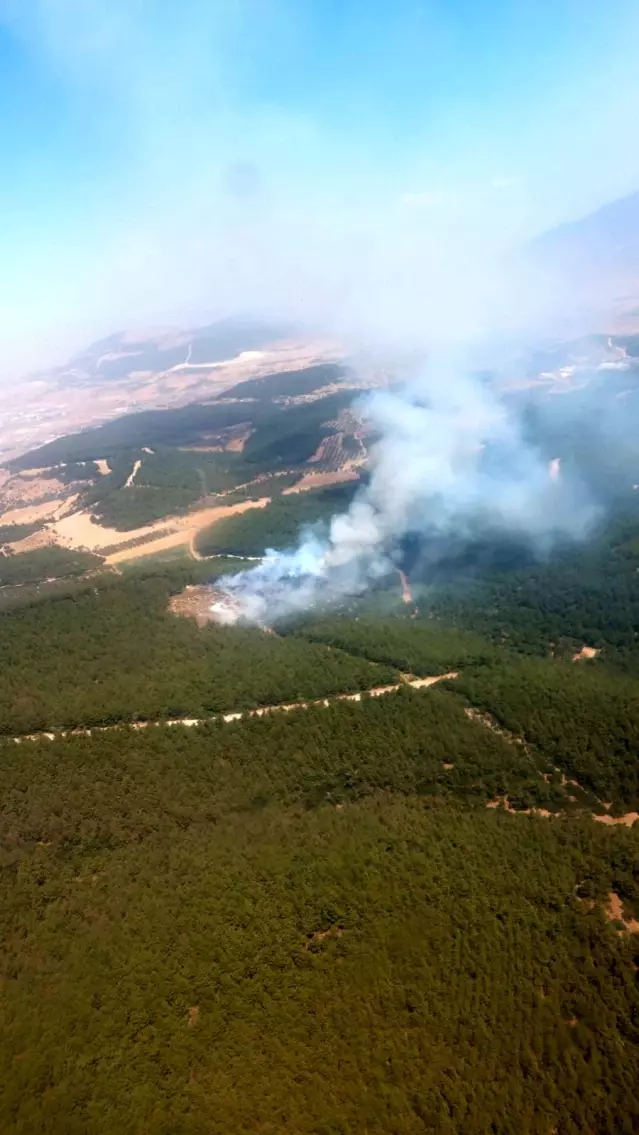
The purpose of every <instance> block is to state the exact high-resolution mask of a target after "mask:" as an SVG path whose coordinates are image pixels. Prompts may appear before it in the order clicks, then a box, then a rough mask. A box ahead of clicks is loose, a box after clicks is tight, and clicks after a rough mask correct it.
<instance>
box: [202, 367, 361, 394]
mask: <svg viewBox="0 0 639 1135" xmlns="http://www.w3.org/2000/svg"><path fill="white" fill-rule="evenodd" d="M345 374H346V371H345V369H344V367H342V366H339V365H338V364H337V363H320V364H319V365H318V366H311V367H305V368H304V370H289V371H283V372H282V373H281V374H268V375H266V377H265V378H249V379H248V380H247V381H246V382H238V384H237V386H233V387H232V388H231V390H227V391H226V392H225V394H224V397H225V398H258V399H260V400H264V399H265V398H294V397H295V396H296V395H300V394H311V393H312V392H313V391H314V390H319V389H321V388H322V387H323V386H330V385H332V384H333V383H336V382H341V380H342V379H343V378H344V375H345Z"/></svg>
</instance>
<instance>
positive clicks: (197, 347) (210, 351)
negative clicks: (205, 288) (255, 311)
mask: <svg viewBox="0 0 639 1135" xmlns="http://www.w3.org/2000/svg"><path fill="white" fill-rule="evenodd" d="M290 331H291V329H290V328H289V327H285V326H283V325H274V324H266V323H259V322H255V321H249V320H242V319H225V320H221V321H219V322H217V323H212V324H210V325H208V326H206V327H196V328H192V329H190V330H160V331H156V330H153V331H117V332H115V334H113V335H109V336H108V337H107V338H106V339H100V340H98V342H96V343H92V344H91V346H89V347H87V348H86V349H85V350H83V351H81V352H80V353H79V354H77V355H75V356H74V357H73V358H72V359H70V360H69V362H68V363H67V364H66V365H65V366H62V367H58V368H57V369H56V374H57V376H58V377H59V378H60V379H63V380H64V382H65V385H75V384H79V385H82V384H84V383H86V382H90V383H95V382H96V381H105V382H108V381H109V380H121V379H126V378H127V377H128V376H129V375H132V374H135V373H140V372H145V371H146V372H152V373H154V374H157V373H158V372H162V371H167V370H170V369H171V368H173V367H177V366H180V365H182V364H184V365H185V366H187V365H190V366H192V367H193V366H205V365H206V363H221V362H224V361H226V360H228V359H232V358H235V357H236V356H237V355H239V354H241V353H242V352H243V351H255V350H259V349H260V348H262V347H264V346H266V345H267V344H269V343H273V342H274V341H276V340H278V339H282V338H284V337H285V336H286V335H288V334H290Z"/></svg>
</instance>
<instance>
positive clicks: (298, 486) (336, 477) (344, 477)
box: [282, 469, 359, 497]
mask: <svg viewBox="0 0 639 1135" xmlns="http://www.w3.org/2000/svg"><path fill="white" fill-rule="evenodd" d="M358 476H359V474H358V472H357V470H356V469H336V470H335V472H334V473H305V474H304V476H303V477H302V479H301V480H300V481H296V483H295V484H294V485H291V486H290V488H288V489H284V492H283V493H282V496H283V497H286V496H289V495H290V494H291V493H303V492H306V491H307V490H308V489H319V488H322V487H323V486H324V485H340V484H342V483H343V482H344V481H356V480H357V478H358Z"/></svg>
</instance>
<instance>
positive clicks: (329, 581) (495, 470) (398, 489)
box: [223, 358, 597, 623]
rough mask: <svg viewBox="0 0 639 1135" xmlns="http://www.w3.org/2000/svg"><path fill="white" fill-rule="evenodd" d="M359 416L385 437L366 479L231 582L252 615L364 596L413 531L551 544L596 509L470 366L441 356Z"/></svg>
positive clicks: (257, 618)
mask: <svg viewBox="0 0 639 1135" xmlns="http://www.w3.org/2000/svg"><path fill="white" fill-rule="evenodd" d="M361 411H362V412H363V413H364V414H365V416H366V417H367V419H368V420H369V422H370V424H371V425H372V427H373V428H374V429H375V430H376V431H377V432H379V435H380V437H379V440H378V441H377V443H376V444H375V446H374V448H373V450H372V453H371V462H370V480H369V481H368V483H367V484H366V485H365V486H364V487H362V489H361V490H360V491H359V493H358V494H357V496H356V497H355V499H354V500H353V503H352V504H351V507H350V508H349V509H348V511H346V512H344V513H343V514H341V515H337V516H334V517H333V519H332V520H331V523H330V526H329V530H328V532H327V533H326V534H324V535H318V533H317V532H314V531H307V532H305V533H303V534H302V536H301V539H300V542H299V544H298V546H297V547H296V548H294V549H292V550H289V551H284V552H275V551H271V552H269V553H268V554H267V556H266V557H265V559H264V561H263V562H262V563H261V564H260V565H258V566H257V567H254V568H251V569H249V570H248V571H244V572H240V573H239V574H237V575H234V576H232V577H231V578H229V579H227V580H226V581H225V583H224V585H223V589H224V590H225V591H226V592H227V593H228V594H229V595H231V596H232V597H233V598H234V600H235V601H236V602H237V606H238V610H239V611H240V612H241V614H242V615H243V616H244V617H245V618H247V619H249V620H251V621H254V622H257V623H272V622H273V621H275V620H277V619H281V618H286V617H287V616H290V615H292V614H295V613H299V612H303V611H307V610H309V609H313V608H315V609H316V608H322V607H325V606H329V605H332V604H335V603H338V602H339V601H340V600H342V599H344V598H346V597H348V596H354V595H358V594H360V593H361V592H363V591H365V590H366V588H367V587H369V586H370V584H371V583H373V582H374V581H376V580H379V579H381V578H382V577H384V576H385V575H387V574H388V573H389V572H390V571H391V570H392V569H393V568H394V566H396V564H397V563H398V562H399V561H398V555H399V548H400V543H401V541H402V539H403V538H405V537H406V536H409V535H413V534H417V535H421V536H422V537H426V538H428V537H431V538H436V543H437V546H440V547H445V541H443V542H442V541H441V537H442V536H443V537H446V536H453V535H454V536H455V537H456V538H459V536H460V535H464V534H467V535H469V536H470V534H471V532H472V533H473V534H475V535H476V534H477V532H478V531H480V530H489V529H491V530H493V529H495V528H501V529H504V530H507V531H508V532H509V533H515V534H517V535H519V536H521V537H523V538H525V539H527V540H529V541H530V542H531V543H532V544H533V545H534V547H535V548H537V549H548V548H549V547H550V546H551V544H552V542H553V540H554V539H555V538H557V537H558V536H561V537H566V536H569V537H573V538H579V537H581V536H583V535H584V534H585V533H586V532H587V531H588V529H589V527H590V525H591V524H592V523H593V520H594V518H595V516H596V514H597V506H596V505H595V503H594V501H593V499H592V498H591V497H590V495H589V494H588V493H587V492H586V490H585V488H584V487H583V485H582V484H581V482H580V480H579V479H577V478H571V477H565V476H561V475H560V473H559V466H558V464H556V463H553V462H550V463H549V461H548V458H547V456H546V455H545V454H544V453H543V452H542V451H541V449H539V448H536V447H535V446H534V445H532V444H531V443H530V441H529V440H528V439H527V438H526V436H525V432H524V430H523V428H522V425H521V418H520V415H519V414H517V413H516V412H515V411H514V409H513V407H512V405H509V404H508V401H507V399H506V398H505V397H504V396H503V395H500V394H499V392H498V390H496V389H495V388H493V387H491V386H490V385H489V384H488V383H487V382H486V380H485V379H483V378H482V377H481V376H478V375H477V374H474V373H473V372H471V371H469V370H465V371H464V370H462V369H460V368H458V367H457V366H454V367H451V364H450V363H447V362H446V360H445V359H443V358H439V359H435V360H433V361H432V362H431V364H430V366H429V367H428V369H427V370H426V372H425V373H424V374H423V375H422V377H421V378H420V379H418V380H417V381H414V382H412V383H410V384H409V385H407V386H406V387H405V388H404V389H402V390H400V391H399V392H390V391H376V392H374V393H373V394H371V395H370V396H369V397H368V398H367V399H366V401H365V402H364V403H363V405H362V406H361ZM434 543H435V541H434Z"/></svg>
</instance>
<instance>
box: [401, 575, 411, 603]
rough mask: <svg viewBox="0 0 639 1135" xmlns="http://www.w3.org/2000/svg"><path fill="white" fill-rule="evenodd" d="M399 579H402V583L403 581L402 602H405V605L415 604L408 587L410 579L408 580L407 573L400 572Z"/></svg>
mask: <svg viewBox="0 0 639 1135" xmlns="http://www.w3.org/2000/svg"><path fill="white" fill-rule="evenodd" d="M399 578H400V581H401V584H402V600H403V602H404V603H412V602H413V596H412V594H411V589H410V587H409V585H408V579H407V578H406V572H403V571H400V572H399Z"/></svg>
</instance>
